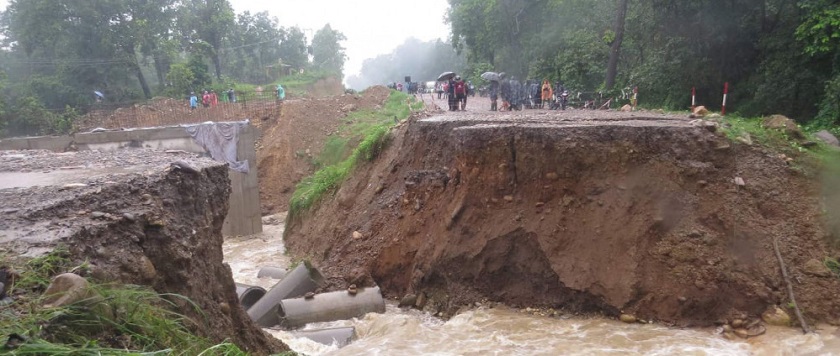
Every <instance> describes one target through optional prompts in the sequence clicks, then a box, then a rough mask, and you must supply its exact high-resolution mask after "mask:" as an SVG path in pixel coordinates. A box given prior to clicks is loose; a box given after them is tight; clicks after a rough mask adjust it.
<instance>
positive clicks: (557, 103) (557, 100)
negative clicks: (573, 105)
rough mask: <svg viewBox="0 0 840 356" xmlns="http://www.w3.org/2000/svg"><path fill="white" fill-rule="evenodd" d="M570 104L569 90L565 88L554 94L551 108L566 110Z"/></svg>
mask: <svg viewBox="0 0 840 356" xmlns="http://www.w3.org/2000/svg"><path fill="white" fill-rule="evenodd" d="M568 105H569V91H568V90H563V91H562V92H561V93H560V94H555V95H554V102H553V103H551V110H557V109H560V110H566V106H568Z"/></svg>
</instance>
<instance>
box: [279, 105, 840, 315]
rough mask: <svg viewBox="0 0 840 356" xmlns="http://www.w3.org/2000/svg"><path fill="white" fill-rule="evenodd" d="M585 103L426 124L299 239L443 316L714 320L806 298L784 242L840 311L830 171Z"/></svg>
mask: <svg viewBox="0 0 840 356" xmlns="http://www.w3.org/2000/svg"><path fill="white" fill-rule="evenodd" d="M582 113H583V112H580V111H572V112H564V113H544V112H535V113H517V114H501V113H499V114H498V115H495V116H482V115H475V114H466V113H459V114H454V115H452V114H450V115H447V116H442V117H438V118H432V119H426V120H420V121H416V122H412V123H411V124H410V125H407V126H403V127H401V128H400V129H398V130H397V131H395V132H394V133H393V136H394V139H393V142H392V144H391V146H390V147H389V148H388V149H387V151H386V152H385V153H384V154H383V156H381V157H380V158H379V159H378V160H377V161H376V163H375V164H373V165H369V166H367V167H363V168H361V169H359V170H358V171H357V172H356V173H355V176H354V177H352V178H351V179H349V180H348V181H347V182H345V184H344V185H343V186H342V187H341V188H340V189H339V191H338V192H337V193H336V194H335V195H334V196H332V197H328V198H325V199H324V201H323V202H322V204H321V205H320V206H319V207H317V208H316V209H315V210H314V211H312V212H311V213H310V214H309V215H306V216H304V217H303V218H300V219H297V220H295V221H290V222H289V224H288V229H289V231H288V233H287V234H286V235H287V236H286V244H287V246H288V248H289V249H290V250H291V251H292V252H293V253H294V254H298V255H301V256H308V257H310V258H312V259H314V260H315V261H317V262H318V263H319V264H320V265H321V266H322V267H323V268H325V269H326V274H327V275H331V276H334V277H337V278H336V279H334V280H333V283H334V284H336V286H340V284H342V283H346V282H345V281H347V282H349V281H355V282H367V283H370V282H371V280H370V279H371V278H372V281H374V282H375V283H377V284H379V285H380V286H382V287H383V288H384V291H385V293H386V294H387V295H388V296H390V297H402V296H403V295H405V294H408V293H416V294H425V295H427V296H428V297H429V298H430V303H429V304H428V305H429V306H428V307H427V308H432V309H431V311H432V312H435V311H441V312H443V313H447V314H449V315H451V313H453V312H454V311H455V310H457V309H458V308H459V307H461V306H463V305H466V304H469V303H472V302H476V301H479V300H482V299H484V298H487V299H490V300H493V301H499V302H504V303H507V304H510V305H514V306H546V307H558V306H561V307H565V308H568V309H571V310H577V311H602V312H605V313H607V314H610V315H617V314H618V313H620V312H626V313H633V314H636V315H637V316H639V317H641V318H644V319H647V320H659V321H663V322H673V323H678V324H680V325H709V324H711V323H713V322H715V321H717V320H721V319H726V318H730V319H731V318H733V317H743V316H744V315H748V316H757V315H759V314H761V313H762V312H763V311H764V310H765V309H766V308H767V307H768V306H772V305H780V306H782V307H789V306H788V297H787V295H786V293H785V284H784V282H783V279H782V276H781V273H780V269H779V265H778V262H777V260H776V258H775V255H774V250H773V247H772V246H773V243H772V241H773V239H774V238H775V239H778V241H779V244H780V249H781V253H782V255H783V256H784V259H785V261H786V263H787V264H788V269H789V270H790V271H791V274H792V275H793V278H794V279H795V281H794V283H795V285H794V290H795V291H796V293H797V302H798V303H799V305H800V306H801V307H802V308H803V310H804V312H805V314H806V317H807V318H808V319H810V320H821V321H829V322H835V323H836V322H840V301H839V300H838V299H837V298H836V297H835V293H836V291H837V290H840V279H838V278H836V277H835V276H833V275H832V274H831V273H830V272H829V271H828V269H827V268H825V266H822V264H821V263H820V262H821V261H823V259H824V258H826V257H829V256H830V257H836V256H837V251H836V250H831V249H830V247H829V246H828V244H827V243H826V241H827V240H828V236H827V232H826V230H825V229H824V228H823V225H822V222H821V211H820V206H821V203H820V197H819V192H820V191H819V186H818V184H817V183H816V182H815V181H813V180H810V179H808V178H807V177H805V176H803V175H802V174H801V173H799V171H797V170H796V169H793V168H792V167H791V166H790V165H789V163H788V162H787V161H786V160H785V159H784V157H780V156H779V155H778V154H774V153H773V152H770V151H767V150H766V149H763V148H760V147H757V146H746V145H740V144H739V145H736V144H732V143H730V142H729V140H728V139H726V138H725V137H724V136H723V135H722V134H720V133H713V132H710V131H713V130H708V129H707V128H702V127H694V126H692V125H691V124H690V123H689V122H688V121H687V120H682V119H677V118H673V117H665V116H659V115H647V114H641V115H640V114H623V115H624V116H621V115H622V114H620V113H616V114H597V116H594V117H587V118H581V117H580V115H584V114H582ZM585 115H590V114H585ZM633 116H637V117H633ZM638 116H645V117H638ZM736 177H740V178H741V179H743V181H744V182H745V185H743V186H740V185H738V184H736V183H735V182H736V179H735V178H736ZM738 181H740V180H738ZM354 232H358V233H354ZM791 315H792V313H791Z"/></svg>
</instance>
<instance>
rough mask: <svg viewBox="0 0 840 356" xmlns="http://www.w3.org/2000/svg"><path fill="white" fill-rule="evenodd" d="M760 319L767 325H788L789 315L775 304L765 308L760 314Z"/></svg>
mask: <svg viewBox="0 0 840 356" xmlns="http://www.w3.org/2000/svg"><path fill="white" fill-rule="evenodd" d="M761 320H764V322H765V323H767V325H773V326H790V315H788V313H787V312H786V311H784V310H783V309H782V308H779V307H777V306H771V307H769V308H767V310H766V311H765V312H764V313H762V314H761Z"/></svg>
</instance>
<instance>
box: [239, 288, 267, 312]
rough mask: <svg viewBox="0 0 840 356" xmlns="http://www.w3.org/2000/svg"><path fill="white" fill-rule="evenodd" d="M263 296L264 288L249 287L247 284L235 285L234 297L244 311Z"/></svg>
mask: <svg viewBox="0 0 840 356" xmlns="http://www.w3.org/2000/svg"><path fill="white" fill-rule="evenodd" d="M264 295H265V288H263V287H257V286H249V285H247V284H242V283H236V296H237V297H239V304H242V308H243V309H245V311H248V309H250V308H251V306H253V305H254V303H256V302H257V301H259V300H260V298H262V297H263V296H264Z"/></svg>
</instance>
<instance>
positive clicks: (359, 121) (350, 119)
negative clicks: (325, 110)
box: [289, 91, 423, 217]
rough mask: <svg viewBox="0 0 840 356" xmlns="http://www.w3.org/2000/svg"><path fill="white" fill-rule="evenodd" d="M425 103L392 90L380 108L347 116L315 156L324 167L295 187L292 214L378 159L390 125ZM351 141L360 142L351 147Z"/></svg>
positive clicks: (295, 213) (305, 208)
mask: <svg viewBox="0 0 840 356" xmlns="http://www.w3.org/2000/svg"><path fill="white" fill-rule="evenodd" d="M422 105H423V103H422V102H417V101H414V98H413V97H410V96H408V95H407V94H405V93H402V92H397V91H392V92H391V95H390V96H389V97H388V100H387V101H386V102H385V105H384V106H383V107H382V109H381V110H359V111H356V112H353V113H351V114H350V115H348V116H347V117H346V118H345V119H344V120H345V126H343V128H342V130H341V133H340V134H339V135H338V136H333V137H331V138H330V139H328V140H327V143H326V146H325V149H324V151H323V152H322V153H321V155H320V156H319V157H318V158H317V159H316V161H315V162H316V164H318V165H321V168H320V169H319V170H318V171H316V172H315V174H313V175H312V176H310V177H307V178H305V179H304V180H303V181H301V182H300V183H298V185H297V186H296V187H295V192H294V194H293V195H292V199H291V202H290V204H289V215H290V216H291V217H295V216H299V215H300V214H301V213H303V212H304V211H306V210H308V209H310V208H311V207H312V206H313V205H314V204H315V203H317V202H318V201H319V200H320V199H321V198H322V197H323V196H324V194H326V193H328V192H330V191H332V190H334V189H336V188H337V187H338V186H339V185H340V184H341V182H343V181H344V179H345V178H347V176H348V175H349V174H350V173H351V172H352V170H353V169H354V168H356V167H357V166H358V165H359V164H360V163H363V162H366V161H368V162H369V161H372V160H374V159H376V157H378V156H379V154H380V153H381V152H382V149H383V148H384V147H385V145H386V144H387V143H388V132H389V130H390V129H391V127H392V126H394V125H395V124H396V123H397V122H398V121H401V120H405V119H406V118H408V116H409V115H410V114H411V111H412V110H417V109H419V108H422ZM352 142H358V145H357V146H356V147H353V148H352V149H351V143H352ZM347 152H349V153H347Z"/></svg>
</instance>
